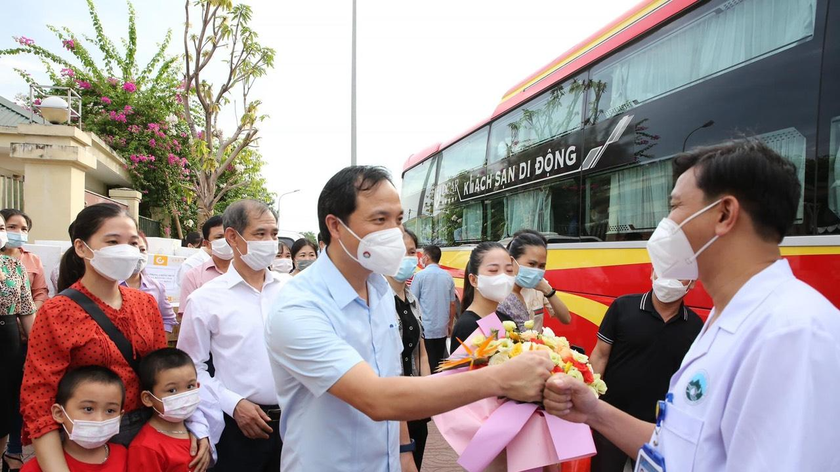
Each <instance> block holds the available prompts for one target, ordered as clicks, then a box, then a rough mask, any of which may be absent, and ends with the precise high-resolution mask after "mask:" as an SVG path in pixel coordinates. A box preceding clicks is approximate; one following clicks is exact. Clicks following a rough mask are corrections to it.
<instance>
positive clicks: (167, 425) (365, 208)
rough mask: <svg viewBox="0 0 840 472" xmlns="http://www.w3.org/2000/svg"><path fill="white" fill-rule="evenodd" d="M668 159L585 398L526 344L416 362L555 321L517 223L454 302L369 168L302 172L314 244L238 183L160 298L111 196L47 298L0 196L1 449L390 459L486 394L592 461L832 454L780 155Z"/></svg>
mask: <svg viewBox="0 0 840 472" xmlns="http://www.w3.org/2000/svg"><path fill="white" fill-rule="evenodd" d="M675 176H676V177H677V179H676V185H675V188H674V191H673V193H672V195H671V208H672V210H671V213H670V214H669V216H668V217H667V218H666V219H664V220H663V221H662V223H660V226H659V227H658V228H657V230H656V231H655V232H654V233H653V235H652V236H651V238H650V241H649V242H648V251H649V254H650V256H651V261H652V266H653V267H652V270H651V290H650V291H648V292H646V293H641V294H629V295H626V296H623V297H619V298H618V299H616V300H615V301H614V302H613V303H612V305H611V306H610V308H609V310H608V311H607V313H606V315H605V316H604V319H603V322H602V323H601V326H600V329H599V331H598V336H597V344H596V346H595V349H594V351H593V352H592V353H591V362H592V366H593V369H594V370H595V371H596V372H597V373H599V374H602V375H603V378H604V380H605V381H606V383H607V385H608V391H607V394H606V395H605V396H604V397H603V398H602V399H601V400H598V399H597V398H596V397H595V396H593V395H592V393H591V391H590V389H589V388H588V387H587V386H586V385H585V384H583V383H582V382H580V381H579V380H576V379H574V378H572V377H569V376H565V375H562V374H555V375H552V374H551V371H552V369H553V368H554V364H553V362H552V361H551V360H550V359H549V357H548V356H547V355H546V354H545V353H541V352H527V353H524V354H523V355H521V356H517V357H515V358H513V359H512V360H511V361H509V362H505V363H502V364H499V365H494V366H489V367H486V368H482V369H477V370H472V371H469V372H464V373H461V374H459V375H450V376H432V375H430V373H431V372H433V371H434V369H435V367H436V366H437V365H438V364H439V363H440V362H441V361H442V360H443V359H445V358H446V357H447V355H448V352H447V343H448V344H449V346H448V348H449V349H450V350H452V351H454V350H455V349H456V348H457V347H458V346H459V345H460V342H461V340H465V339H467V338H468V337H469V335H470V334H471V333H472V332H473V331H474V330H475V329H476V328H477V326H478V324H477V323H478V321H479V320H481V319H482V318H484V317H486V316H489V315H491V314H494V313H495V314H496V315H497V316H498V317H499V318H500V319H501V320H503V321H512V322H515V323H517V324H518V325H519V326H520V327H522V326H525V324H526V323H527V324H528V326H531V323H533V326H535V327H536V328H537V329H539V327H541V326H542V325H543V324H544V322H545V319H546V317H554V318H556V320H557V321H558V322H559V323H561V324H569V323H570V322H572V317H571V314H570V311H569V308H568V307H567V305H566V304H565V303H564V302H563V301H562V299H561V297H560V296H559V294H558V293H557V291H556V290H555V289H554V288H553V287H552V286H551V284H550V283H549V281H548V280H547V279H546V276H545V269H546V263H547V259H548V244H547V241H546V239H545V237H544V236H543V235H542V234H540V233H539V232H536V231H533V230H528V229H524V230H520V231H518V232H516V233H515V234H513V235H512V237H511V239H510V241H509V242H508V243H507V244H506V245H502V244H500V243H498V242H483V243H480V244H478V245H477V246H475V247H474V248H473V249H472V251H471V253H470V257H469V261H468V263H467V264H466V267H464V277H463V295H462V297H461V298H460V300H459V298H458V297H457V296H456V290H455V283H454V280H453V279H452V277H451V275H450V274H449V272H447V271H446V270H444V269H442V268H441V263H442V262H441V261H442V259H443V258H444V257H445V255H446V254H447V253H446V252H445V251H441V249H440V247H438V246H434V245H427V246H425V247H419V242H418V239H417V236H416V235H415V234H414V233H413V232H411V231H410V230H408V229H406V228H404V227H403V225H402V205H401V202H400V198H399V195H398V193H397V191H396V189H395V187H394V185H393V184H392V182H391V180H390V176H389V174H388V173H387V171H385V170H384V169H382V168H378V167H368V166H354V167H348V168H346V169H343V170H342V171H340V172H338V173H337V174H336V175H334V176H333V177H332V178H331V179H330V180H329V181H328V182H327V184H326V185H325V187H324V189H323V191H322V192H321V195H320V197H319V200H318V208H317V212H318V222H319V229H320V233H319V235H318V241H317V243H316V242H313V241H309V240H306V239H300V240H298V241H295V242H294V243H293V244H292V246H291V247H289V246H287V245H286V244H285V243H283V242H279V240H278V221H277V218H276V215H275V214H274V213H273V212H272V211H271V209H270V208H268V207H267V206H266V205H265V204H263V203H261V202H258V201H253V200H242V201H239V202H235V203H233V204H231V205H230V206H229V207H228V208H227V209H226V210H225V212H224V214H222V215H218V216H213V217H211V218H209V219H208V220H207V221H206V222H205V223H204V224H203V226H202V228H201V229H202V231H201V233H196V234H195V235H192V234H191V235H188V238H186V239H185V244H187V245H191V246H193V247H196V248H198V250H197V251H196V252H195V254H194V255H193V256H191V257H189V258H187V259H186V261H185V262H184V263H183V264H182V267H181V269H180V271H179V274H178V279H179V281H180V287H181V294H180V303H179V305H178V309H177V312H178V314H177V316H176V313H175V310H174V309H173V307H172V306H171V305H170V304H169V302H168V301H167V298H166V293H165V289H164V287H163V286H162V285H161V284H160V283H159V282H157V281H155V280H154V279H153V278H151V277H148V276H147V275H146V274H145V272H144V269H145V266H146V263H147V253H148V248H149V244H148V241H147V239H146V237H145V235H143V233H142V232H140V231H139V230H138V228H137V225H136V223H135V221H134V220H133V219H132V218H131V217H129V216H128V215H127V214H126V213H125V211H124V210H123V209H121V208H120V207H118V206H116V205H112V204H107V203H105V204H96V205H91V206H88V207H86V208H85V209H84V210H82V211H81V212H80V213H79V215H78V216H77V218H76V220H75V221H74V223H73V224H72V225H71V226H70V228H69V236H70V240H71V242H72V246H71V247H70V249H68V250H67V252H66V253H65V254H64V255H63V257H62V260H61V265H60V269H59V271H58V277H57V281H56V289H57V295H56V296H55V297H53V298H51V299H48V295H47V292H48V291H47V286H46V280H45V277H44V268H43V266H42V264H41V262H40V260H39V259H38V258H37V256H35V255H34V254H31V253H29V252H27V251H26V250H25V249H24V248H23V244H24V243H25V242H26V241H27V234H28V231H29V230H30V229H31V228H32V221H31V220H30V219H29V217H28V216H26V215H25V214H24V213H22V212H20V211H17V210H3V211H0V247H2V250H1V251H2V253H0V281H2V284H0V286H2V288H3V290H2V292H0V337H2V338H0V355H2V356H3V357H2V361H3V362H0V369H2V371H0V375H2V379H3V388H2V390H1V391H0V438H2V439H0V450H2V449H3V448H4V447H5V446H6V442H7V441H6V437H7V436H8V447H7V448H6V449H5V450H6V452H5V453H4V455H3V462H4V468H5V469H7V470H18V469H20V470H23V471H25V472H32V471H39V470H44V471H49V472H65V471H88V470H97V471H124V470H129V471H138V472H139V471H143V472H152V471H183V470H190V471H198V472H203V471H205V470H208V469H212V470H214V471H220V472H224V471H243V470H245V471H272V472H273V471H277V470H283V471H292V472H295V471H311V470H318V471H321V470H337V471H348V472H350V471H353V472H355V471H362V470H365V471H367V470H371V471H374V470H375V471H380V470H392V471H393V470H405V471H416V470H420V468H421V467H422V462H423V456H424V450H425V444H426V438H427V435H428V422H429V418H430V417H431V416H434V415H436V414H439V413H442V412H446V411H449V410H452V409H454V408H458V407H460V406H463V405H466V404H469V403H472V402H474V401H477V400H480V399H483V398H488V397H497V396H499V397H507V398H510V399H514V400H518V401H523V402H543V404H544V406H545V410H546V411H547V413H549V414H553V415H556V416H559V417H561V418H565V419H567V420H569V421H574V422H585V423H587V424H589V425H590V426H591V427H592V429H593V430H594V434H595V442H596V445H597V451H598V453H597V455H596V456H594V458H593V460H592V470H593V471H596V472H612V471H615V472H618V471H621V470H624V468H625V466H626V465H627V464H628V461H633V460H638V461H639V462H638V463H637V464H636V467H638V468H639V469H638V470H665V466H666V464H667V470H673V471H690V470H695V471H722V470H739V471H751V470H794V469H799V470H840V459H837V458H836V455H835V454H833V453H832V447H833V445H834V444H835V443H836V442H837V441H838V440H840V433H838V430H837V428H836V427H835V426H834V422H835V421H836V420H837V419H838V418H840V405H838V403H837V402H836V401H834V399H833V392H834V389H833V388H829V387H830V386H833V385H834V384H835V383H836V380H834V379H836V378H837V377H838V374H840V316H838V315H840V312H838V310H837V308H836V307H834V306H833V305H832V304H831V303H830V302H829V301H827V300H826V299H825V298H824V297H822V295H820V294H819V293H817V292H816V291H814V290H813V289H811V288H810V287H808V286H807V285H805V284H804V283H802V282H800V281H798V280H797V279H796V278H795V277H794V276H793V275H792V273H791V270H790V267H789V265H788V263H787V262H786V261H785V260H784V259H782V258H781V257H780V253H779V248H778V243H779V242H780V241H781V239H782V237H783V236H784V234H785V233H786V231H787V230H788V229H789V228H790V225H791V224H792V222H793V219H794V217H795V214H796V202H797V201H798V193H799V192H800V191H801V189H800V188H799V183H798V180H796V174H795V169H793V166H792V165H791V164H790V163H789V162H787V161H785V160H784V159H782V158H780V157H779V156H778V155H777V154H776V153H775V152H773V151H771V150H770V149H768V148H767V147H765V146H763V145H761V144H758V143H754V142H738V143H727V144H723V145H720V146H717V147H714V148H704V149H699V150H696V151H693V152H690V153H687V154H684V155H681V156H680V157H678V158H677V159H676V167H675ZM750 183H752V185H750ZM761 189H773V191H772V192H766V191H764V190H761ZM418 265H419V266H420V268H422V270H420V271H418ZM443 265H445V266H446V265H449V264H447V263H446V261H444V263H443ZM449 266H450V267H451V265H449ZM698 281H700V282H702V283H703V286H704V287H705V289H706V291H707V292H708V293H709V295H710V296H711V297H712V300H713V301H714V303H715V309H714V310H713V311H712V313H711V314H710V315H709V319H708V320H707V321H706V322H705V325H704V322H703V321H702V320H701V319H700V317H699V316H698V315H697V314H695V313H694V312H693V311H692V310H690V309H689V308H688V307H687V306H686V305H685V304H684V303H683V299H684V297H685V296H686V294H687V293H689V291H690V290H692V289H694V287H695V284H696V283H697V282H698ZM179 324H180V326H179V330H180V333H179V335H178V338H177V347H175V348H173V347H168V345H167V332H171V331H172V330H173V329H174V328H175V327H176V326H178V325H179ZM559 334H562V333H559ZM27 346H28V347H27ZM657 405H658V408H657ZM783 430H786V432H785V431H783ZM30 442H31V443H32V444H33V446H34V450H35V458H34V459H32V460H30V461H29V462H27V463H26V464H23V460H22V459H23V458H22V455H21V453H22V450H21V445H22V444H26V443H30ZM644 467H647V468H644ZM657 467H658V468H657Z"/></svg>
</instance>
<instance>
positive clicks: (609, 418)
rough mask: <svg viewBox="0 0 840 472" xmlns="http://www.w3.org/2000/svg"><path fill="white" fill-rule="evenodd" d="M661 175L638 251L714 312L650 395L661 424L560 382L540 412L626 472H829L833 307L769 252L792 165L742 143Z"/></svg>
mask: <svg viewBox="0 0 840 472" xmlns="http://www.w3.org/2000/svg"><path fill="white" fill-rule="evenodd" d="M674 171H675V172H674V174H675V176H679V178H678V179H677V181H676V185H675V186H674V190H673V192H671V208H672V210H671V213H670V215H668V218H666V219H664V220H662V223H660V225H659V227H658V228H657V230H656V232H654V233H653V235H652V236H651V239H650V241H648V252H649V253H650V256H651V260H652V262H653V266H654V269H655V270H656V273H657V274H658V275H661V276H662V277H668V278H675V279H696V278H697V276H698V275H699V280H700V281H701V282H702V283H703V286H704V287H705V288H706V290H707V291H708V293H709V295H711V297H712V300H713V301H714V305H715V308H714V310H713V311H712V313H711V314H710V315H709V319H708V320H707V321H706V323H705V326H704V327H703V330H702V331H701V333H700V335H699V336H698V337H697V339H696V340H695V341H694V344H692V346H691V348H690V349H689V351H688V353H687V354H686V356H685V358H684V359H683V362H682V365H681V366H680V368H679V370H678V371H677V372H676V373H675V374H674V376H673V377H672V378H671V382H670V386H669V391H668V395H667V396H666V399H665V401H661V402H660V403H659V405H660V408H659V412H660V413H659V415H658V416H657V423H658V424H659V426H660V427H656V425H655V424H653V423H648V422H645V421H642V420H638V419H636V418H633V417H632V416H630V415H628V414H627V413H624V412H622V411H619V410H618V409H616V408H615V407H612V406H610V405H608V404H607V403H605V402H603V401H601V400H596V399H595V397H594V396H592V394H591V393H590V391H589V390H588V389H587V388H586V387H584V386H583V385H582V384H581V383H580V382H578V381H576V380H574V379H572V378H570V377H568V376H556V377H553V378H552V379H550V380H549V382H548V383H547V384H546V391H545V406H546V409H547V410H548V411H549V412H550V413H552V414H556V415H557V416H560V417H563V418H566V419H567V420H570V421H577V422H586V423H587V424H589V425H590V426H592V427H593V428H594V429H595V430H597V431H598V432H600V433H601V434H603V435H604V436H605V437H606V438H607V439H609V440H610V441H611V442H612V443H613V444H615V445H616V446H618V447H620V448H621V449H622V450H624V452H626V453H627V454H630V455H631V456H632V457H637V456H638V458H639V461H638V463H637V470H639V469H638V468H640V467H643V466H644V465H645V464H644V463H645V462H647V463H653V464H657V465H659V466H660V467H661V468H662V469H667V470H668V471H676V472H712V471H714V472H720V471H739V472H750V471H770V470H773V471H776V470H778V471H789V470H814V471H816V470H840V454H837V452H836V448H837V444H840V428H838V427H837V422H838V420H840V402H838V401H837V398H836V397H837V393H836V392H837V390H838V388H840V311H838V310H837V308H836V307H834V306H833V305H832V304H831V302H829V301H828V300H827V299H826V298H825V297H823V296H822V295H821V294H819V293H818V292H817V291H815V290H814V289H813V288H811V287H810V286H808V285H806V284H805V283H803V282H801V281H800V280H798V279H796V277H794V276H793V273H792V272H791V269H790V265H789V264H788V262H787V260H785V259H782V258H781V255H780V252H779V247H778V245H779V243H780V242H781V240H782V238H783V237H784V235H785V234H786V233H787V231H788V230H789V229H790V228H791V226H792V224H793V221H794V218H795V216H796V212H797V206H798V203H799V201H800V198H801V185H800V183H799V181H798V179H797V177H796V175H797V174H796V169H795V167H794V166H793V164H791V163H790V162H788V161H786V160H785V159H783V158H782V157H780V156H779V155H778V154H776V153H775V152H774V151H772V150H771V149H769V148H768V147H767V146H765V145H764V144H761V143H760V142H754V141H743V142H735V143H726V144H722V145H719V146H714V147H711V148H703V149H698V150H696V151H692V152H690V153H688V154H683V155H681V156H679V157H677V158H676V161H675V167H674ZM651 408H654V405H651ZM648 440H649V441H650V443H649V444H646V442H647V441H648ZM640 449H641V451H640ZM640 463H641V465H640ZM642 470H655V469H654V468H653V467H651V466H648V468H647V469H642Z"/></svg>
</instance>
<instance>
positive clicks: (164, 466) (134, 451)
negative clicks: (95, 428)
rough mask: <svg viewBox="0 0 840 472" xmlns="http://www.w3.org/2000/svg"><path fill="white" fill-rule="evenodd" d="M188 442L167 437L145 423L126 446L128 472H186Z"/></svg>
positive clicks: (189, 460)
mask: <svg viewBox="0 0 840 472" xmlns="http://www.w3.org/2000/svg"><path fill="white" fill-rule="evenodd" d="M192 460H193V457H192V456H191V455H190V440H189V439H178V438H173V437H172V436H167V435H165V434H163V433H161V432H159V431H158V430H156V429H155V428H153V427H152V426H151V425H150V424H148V423H146V425H145V426H143V429H141V430H140V432H139V433H137V436H136V437H135V438H134V441H131V445H130V446H128V472H187V471H188V470H189V468H188V466H189V465H190V462H192Z"/></svg>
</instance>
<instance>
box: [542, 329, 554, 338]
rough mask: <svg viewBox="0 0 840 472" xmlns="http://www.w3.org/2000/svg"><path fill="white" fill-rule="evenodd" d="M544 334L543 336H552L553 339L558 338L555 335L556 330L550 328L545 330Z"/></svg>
mask: <svg viewBox="0 0 840 472" xmlns="http://www.w3.org/2000/svg"><path fill="white" fill-rule="evenodd" d="M542 334H543V336H551V337H556V336H557V335H556V334H554V330H553V329H551V328H549V327H545V328H543V332H542Z"/></svg>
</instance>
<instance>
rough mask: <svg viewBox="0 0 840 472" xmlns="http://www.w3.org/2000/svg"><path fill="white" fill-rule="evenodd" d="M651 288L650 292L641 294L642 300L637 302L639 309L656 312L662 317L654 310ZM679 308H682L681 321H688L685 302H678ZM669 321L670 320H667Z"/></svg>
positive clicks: (651, 312)
mask: <svg viewBox="0 0 840 472" xmlns="http://www.w3.org/2000/svg"><path fill="white" fill-rule="evenodd" d="M653 297H654V294H653V290H651V291H650V292H648V293H646V294H644V295H642V301H641V303H640V304H639V309H640V310H643V311H646V312H648V313H650V314H651V315H652V314H654V313H656V314H657V315H659V317H660V318H662V315H661V314H660V313H659V312H657V311H656V308H655V307H654V306H653ZM680 309H682V314H683V315H682V319H683V321H688V309H687V308H686V307H685V303H680ZM672 319H673V318H672ZM669 321H670V320H669Z"/></svg>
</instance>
